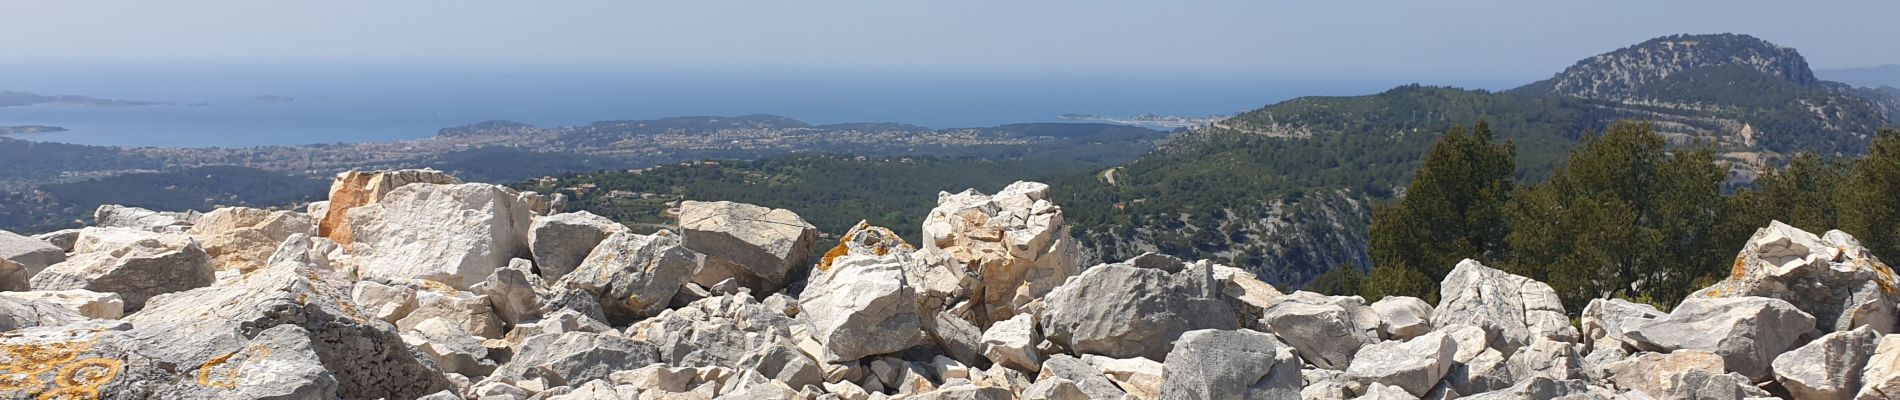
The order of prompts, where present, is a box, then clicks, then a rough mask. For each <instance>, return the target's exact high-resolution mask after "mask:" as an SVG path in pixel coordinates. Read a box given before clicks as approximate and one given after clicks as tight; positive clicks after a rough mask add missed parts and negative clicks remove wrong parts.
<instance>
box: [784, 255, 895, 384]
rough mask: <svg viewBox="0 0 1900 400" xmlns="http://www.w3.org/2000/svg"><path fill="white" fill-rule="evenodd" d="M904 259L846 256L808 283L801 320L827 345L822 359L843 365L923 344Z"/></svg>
mask: <svg viewBox="0 0 1900 400" xmlns="http://www.w3.org/2000/svg"><path fill="white" fill-rule="evenodd" d="M905 260H906V258H905V257H902V256H900V255H891V256H884V257H877V256H844V257H839V258H838V259H836V260H834V261H833V263H832V266H831V271H829V272H827V273H825V274H821V275H818V276H816V277H814V279H815V280H813V281H811V282H809V283H807V284H806V285H807V286H806V288H805V293H804V296H803V297H802V298H800V299H799V309H800V310H801V311H800V312H799V314H798V319H799V320H801V321H805V322H807V323H810V324H811V325H812V327H813V329H814V330H815V331H814V334H815V335H814V336H815V337H816V338H817V339H818V342H819V343H821V344H823V346H824V351H823V352H824V354H823V356H822V357H823V359H824V360H823V361H825V362H828V363H834V364H835V363H843V362H848V361H852V360H856V359H859V358H863V357H865V356H870V355H877V354H885V353H891V352H896V351H899V350H903V349H907V348H910V347H911V346H914V345H917V344H918V343H922V342H923V327H922V321H921V320H920V319H919V317H918V315H917V299H916V293H914V292H912V290H911V288H910V285H909V284H908V282H907V279H905V276H904V267H903V265H902V263H903V262H904V261H905Z"/></svg>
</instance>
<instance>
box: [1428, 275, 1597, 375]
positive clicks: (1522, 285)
mask: <svg viewBox="0 0 1900 400" xmlns="http://www.w3.org/2000/svg"><path fill="white" fill-rule="evenodd" d="M1438 296H1439V297H1438V307H1436V308H1434V309H1433V310H1432V326H1433V327H1438V328H1443V327H1446V326H1450V325H1461V324H1468V325H1476V326H1478V327H1481V328H1484V330H1485V332H1487V333H1488V334H1489V336H1490V338H1491V343H1490V345H1489V347H1492V348H1496V349H1498V351H1501V352H1504V353H1505V354H1510V353H1511V352H1515V351H1517V349H1518V348H1519V347H1524V346H1527V345H1530V344H1531V342H1533V341H1535V339H1536V338H1537V337H1544V338H1548V339H1551V340H1556V341H1560V342H1574V341H1576V340H1577V329H1576V328H1575V327H1572V326H1571V325H1570V317H1569V316H1568V315H1566V314H1564V305H1563V302H1562V300H1561V299H1559V298H1558V297H1557V291H1556V290H1553V289H1551V288H1550V285H1546V284H1544V283H1543V282H1538V281H1535V280H1531V279H1530V278H1526V277H1522V276H1517V275H1512V274H1510V273H1508V272H1504V271H1500V270H1497V269H1493V268H1491V267H1486V266H1484V264H1479V263H1478V262H1477V261H1475V260H1469V259H1467V260H1464V261H1461V262H1459V263H1458V266H1457V267H1454V268H1452V270H1451V273H1448V274H1445V280H1444V281H1443V282H1441V283H1439V286H1438Z"/></svg>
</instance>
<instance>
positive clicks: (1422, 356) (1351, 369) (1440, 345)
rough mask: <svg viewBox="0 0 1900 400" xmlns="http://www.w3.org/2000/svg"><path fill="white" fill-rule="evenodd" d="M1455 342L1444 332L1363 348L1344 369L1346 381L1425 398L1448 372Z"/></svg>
mask: <svg viewBox="0 0 1900 400" xmlns="http://www.w3.org/2000/svg"><path fill="white" fill-rule="evenodd" d="M1457 353H1458V342H1457V341H1456V340H1452V338H1451V337H1450V336H1447V335H1445V333H1444V332H1432V333H1427V334H1425V335H1424V336H1419V337H1416V338H1413V339H1412V340H1407V341H1403V342H1401V341H1396V340H1394V341H1387V342H1379V343H1375V344H1372V345H1369V346H1365V347H1363V348H1361V349H1360V350H1359V356H1358V357H1354V358H1353V359H1352V365H1350V366H1347V367H1346V378H1347V379H1348V380H1351V381H1353V382H1355V383H1357V384H1359V385H1362V386H1370V385H1372V384H1374V383H1379V384H1385V385H1387V386H1397V387H1399V388H1401V389H1405V391H1406V392H1407V393H1411V394H1412V395H1413V396H1424V395H1425V392H1426V391H1428V390H1431V388H1432V386H1435V385H1437V384H1438V382H1439V380H1440V379H1442V378H1444V377H1445V374H1446V373H1449V372H1451V367H1452V365H1453V364H1454V362H1453V361H1452V357H1453V356H1455V355H1456V354H1457Z"/></svg>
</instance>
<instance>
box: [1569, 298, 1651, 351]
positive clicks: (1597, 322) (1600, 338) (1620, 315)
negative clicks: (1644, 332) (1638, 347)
mask: <svg viewBox="0 0 1900 400" xmlns="http://www.w3.org/2000/svg"><path fill="white" fill-rule="evenodd" d="M1663 315H1666V314H1664V313H1663V312H1662V311H1659V310H1656V306H1652V305H1648V304H1641V303H1631V302H1629V301H1627V300H1623V299H1607V300H1606V299H1593V300H1590V304H1589V305H1586V306H1584V307H1583V318H1582V324H1583V343H1584V344H1585V345H1586V346H1588V347H1589V349H1586V351H1591V352H1594V350H1596V349H1606V348H1617V349H1624V350H1633V349H1634V344H1633V342H1632V341H1631V340H1630V339H1629V337H1627V336H1624V335H1623V327H1624V326H1625V325H1626V324H1627V323H1628V322H1631V321H1641V320H1651V319H1657V318H1662V316H1663Z"/></svg>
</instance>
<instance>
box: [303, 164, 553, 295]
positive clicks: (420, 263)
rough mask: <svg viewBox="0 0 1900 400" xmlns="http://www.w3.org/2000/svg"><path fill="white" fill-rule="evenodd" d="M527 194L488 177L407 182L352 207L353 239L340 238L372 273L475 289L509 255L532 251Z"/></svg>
mask: <svg viewBox="0 0 1900 400" xmlns="http://www.w3.org/2000/svg"><path fill="white" fill-rule="evenodd" d="M519 195H520V193H518V192H515V191H514V190H513V189H508V188H505V187H501V186H495V185H485V184H459V185H437V184H413V185H405V186H403V187H401V188H399V189H396V190H394V191H390V192H389V194H388V195H386V196H384V197H383V198H382V199H381V201H379V202H377V203H375V204H371V205H367V206H362V207H356V208H353V209H350V210H349V213H348V218H347V219H346V221H347V222H348V223H349V227H350V228H349V229H350V233H349V238H350V240H351V241H349V242H343V241H339V243H345V244H348V245H349V247H350V249H351V250H352V252H354V254H355V255H356V256H357V258H359V259H360V262H361V263H362V268H361V269H360V270H358V272H357V273H358V274H359V275H361V276H363V277H364V278H375V279H382V280H402V279H426V280H431V281H436V282H442V283H445V284H448V285H449V286H451V287H454V288H456V289H459V290H468V288H469V287H471V286H474V285H475V284H476V283H479V282H481V281H482V280H484V279H487V278H488V275H489V274H491V273H494V272H495V269H496V268H500V267H501V266H503V265H507V264H508V260H510V259H513V258H515V257H528V256H529V254H528V226H529V223H530V222H531V221H530V218H531V217H532V215H533V213H532V212H531V210H529V208H528V205H527V204H525V203H524V202H522V201H521V199H520V198H519ZM334 201H335V200H334V199H333V200H332V202H333V203H332V206H334ZM335 212H336V209H334V208H333V209H331V213H333V214H334V213H335Z"/></svg>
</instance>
